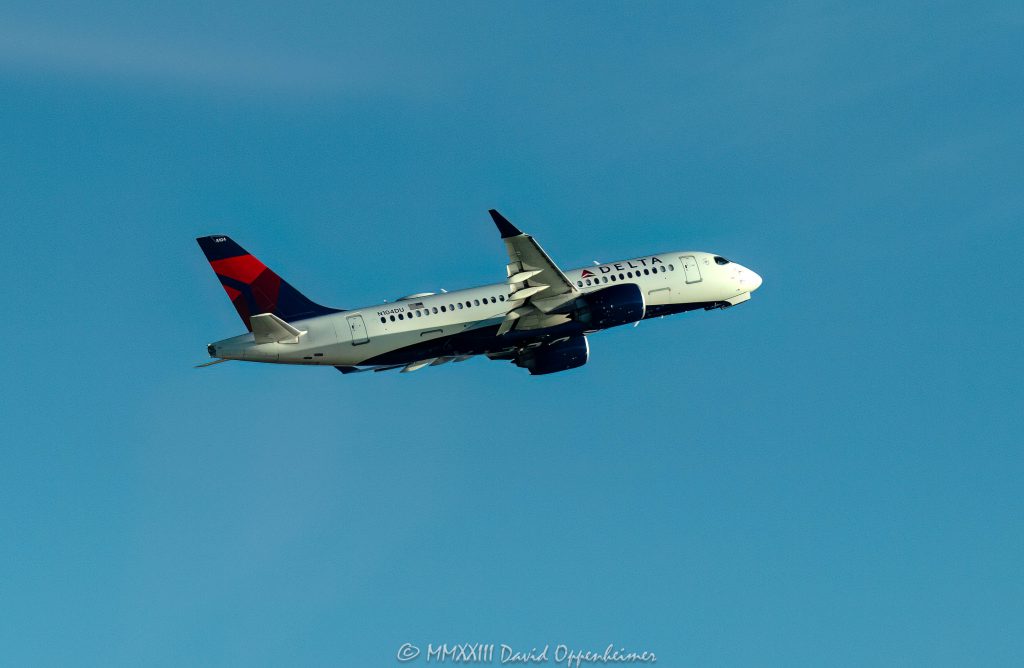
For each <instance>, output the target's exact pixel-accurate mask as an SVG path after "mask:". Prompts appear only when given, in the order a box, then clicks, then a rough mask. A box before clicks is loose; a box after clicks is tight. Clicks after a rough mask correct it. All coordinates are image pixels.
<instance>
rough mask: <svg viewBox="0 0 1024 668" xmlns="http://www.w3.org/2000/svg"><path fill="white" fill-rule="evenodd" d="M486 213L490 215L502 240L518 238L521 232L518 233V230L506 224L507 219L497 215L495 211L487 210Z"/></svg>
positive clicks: (510, 224)
mask: <svg viewBox="0 0 1024 668" xmlns="http://www.w3.org/2000/svg"><path fill="white" fill-rule="evenodd" d="M487 213H489V214H491V218H493V219H494V224H495V225H497V226H498V232H501V238H502V239H508V238H509V237H518V236H519V235H520V234H522V232H521V231H519V228H518V227H516V226H515V225H513V224H512V223H510V222H508V219H506V218H505V216H503V215H501V214H500V213H498V210H497V209H488V211H487Z"/></svg>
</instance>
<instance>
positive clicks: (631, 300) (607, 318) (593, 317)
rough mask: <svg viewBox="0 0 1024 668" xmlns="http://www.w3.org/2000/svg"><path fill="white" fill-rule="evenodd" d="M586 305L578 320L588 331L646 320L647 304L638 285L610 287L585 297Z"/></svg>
mask: <svg viewBox="0 0 1024 668" xmlns="http://www.w3.org/2000/svg"><path fill="white" fill-rule="evenodd" d="M583 301H584V302H585V303H586V307H584V308H583V309H582V310H581V312H580V314H579V316H577V320H579V321H580V322H581V323H583V324H584V325H585V326H586V327H587V328H588V329H607V328H608V327H617V326H618V325H628V324H630V323H634V322H639V321H641V320H643V319H644V313H645V312H646V310H647V304H646V302H644V293H643V291H642V290H641V289H640V286H638V285H637V284H636V283H622V284H620V285H609V286H608V287H607V288H601V289H600V290H595V291H594V292H591V293H590V294H588V295H587V296H585V297H583Z"/></svg>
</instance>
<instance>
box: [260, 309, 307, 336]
mask: <svg viewBox="0 0 1024 668" xmlns="http://www.w3.org/2000/svg"><path fill="white" fill-rule="evenodd" d="M249 321H250V322H251V323H252V334H253V336H254V337H255V338H256V343H298V342H299V337H300V336H302V335H303V334H305V332H303V331H299V330H297V329H295V328H294V327H292V326H291V325H289V324H288V323H287V322H285V321H284V320H281V319H280V318H278V317H277V316H276V315H274V314H273V313H260V314H259V315H254V316H252V317H251V318H249Z"/></svg>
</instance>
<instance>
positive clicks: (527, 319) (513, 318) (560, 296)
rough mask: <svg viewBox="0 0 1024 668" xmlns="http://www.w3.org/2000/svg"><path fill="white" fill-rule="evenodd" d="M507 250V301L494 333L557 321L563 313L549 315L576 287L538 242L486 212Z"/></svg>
mask: <svg viewBox="0 0 1024 668" xmlns="http://www.w3.org/2000/svg"><path fill="white" fill-rule="evenodd" d="M489 213H490V214H491V218H493V219H494V224H495V225H497V226H498V232H500V233H501V238H502V240H504V242H505V249H506V250H507V251H508V261H509V262H508V266H507V267H506V271H507V273H508V285H509V297H508V299H509V301H510V302H512V303H511V304H509V306H510V307H511V308H510V310H509V312H508V315H507V316H506V317H505V321H504V322H502V323H501V327H499V328H498V335H499V336H500V335H502V334H504V333H506V332H508V331H510V330H512V329H517V330H525V329H542V328H544V327H552V326H554V325H558V324H561V323H562V322H564V321H565V320H566V316H564V315H558V314H551V313H550V312H551V311H552V310H554V309H556V308H557V307H558V306H561V305H562V304H564V303H566V302H568V301H571V300H573V299H575V298H576V297H578V296H579V294H580V292H579V290H577V289H576V286H574V285H573V284H572V282H571V281H570V280H569V279H568V278H566V276H565V274H564V273H562V270H561V269H559V268H558V265H556V264H555V263H554V262H552V261H551V258H550V257H548V254H547V253H545V252H544V249H543V248H541V247H540V244H538V243H537V242H536V240H534V238H533V237H531V236H530V235H529V234H523V233H522V232H521V231H520V230H519V228H517V227H516V226H515V225H513V224H512V223H510V222H508V220H507V219H506V218H505V217H504V216H503V215H501V214H500V213H498V212H497V211H496V210H495V209H491V210H490V211H489Z"/></svg>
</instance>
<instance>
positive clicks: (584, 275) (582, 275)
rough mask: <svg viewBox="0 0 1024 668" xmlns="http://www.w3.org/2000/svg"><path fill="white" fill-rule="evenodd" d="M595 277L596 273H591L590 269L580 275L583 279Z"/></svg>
mask: <svg viewBox="0 0 1024 668" xmlns="http://www.w3.org/2000/svg"><path fill="white" fill-rule="evenodd" d="M593 275H594V272H592V271H590V270H589V269H584V270H583V273H582V274H580V276H581V277H582V278H590V277H592V276H593Z"/></svg>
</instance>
